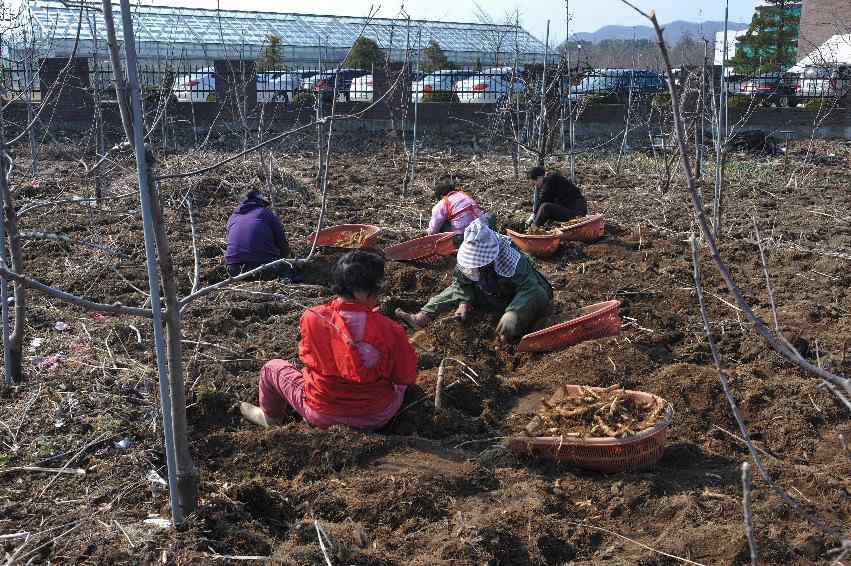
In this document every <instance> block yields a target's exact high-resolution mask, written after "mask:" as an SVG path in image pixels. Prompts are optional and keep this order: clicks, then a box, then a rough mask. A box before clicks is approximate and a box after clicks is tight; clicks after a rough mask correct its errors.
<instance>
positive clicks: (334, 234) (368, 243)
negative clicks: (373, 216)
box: [314, 224, 381, 248]
mask: <svg viewBox="0 0 851 566" xmlns="http://www.w3.org/2000/svg"><path fill="white" fill-rule="evenodd" d="M361 230H366V231H367V233H368V236H367V237H366V239H364V241H363V243H362V244H361V245H360V246H359V247H360V248H371V247H373V246H374V245H375V242H376V241H378V233H379V232H381V228H379V227H378V226H373V225H372V224H340V225H339V226H331V227H330V228H325V229H324V230H322V231H321V232H319V236H318V237H317V236H315V235H314V238H316V244H317V245H319V246H325V247H332V248H339V247H347V246H339V245H337V242H339V241H340V240H342V239H344V238H346V237H347V236H350V235H352V234H356V233H357V232H360V231H361Z"/></svg>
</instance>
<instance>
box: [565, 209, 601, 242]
mask: <svg viewBox="0 0 851 566" xmlns="http://www.w3.org/2000/svg"><path fill="white" fill-rule="evenodd" d="M605 231H606V221H605V220H604V219H603V215H602V214H594V215H592V216H589V217H588V218H587V219H586V220H584V221H583V222H580V223H578V224H574V225H573V226H571V227H569V228H567V229H565V230H563V231H562V232H561V241H562V242H585V243H588V244H590V243H592V242H596V241H597V240H599V239H600V238H602V237H603V234H604V232H605Z"/></svg>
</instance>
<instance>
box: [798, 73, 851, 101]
mask: <svg viewBox="0 0 851 566" xmlns="http://www.w3.org/2000/svg"><path fill="white" fill-rule="evenodd" d="M849 91H851V65H836V66H817V65H807V66H806V67H805V68H804V73H803V75H802V77H801V80H800V81H798V84H797V87H796V89H795V96H796V97H797V98H799V99H807V98H842V97H844V96H847V95H848V92H849Z"/></svg>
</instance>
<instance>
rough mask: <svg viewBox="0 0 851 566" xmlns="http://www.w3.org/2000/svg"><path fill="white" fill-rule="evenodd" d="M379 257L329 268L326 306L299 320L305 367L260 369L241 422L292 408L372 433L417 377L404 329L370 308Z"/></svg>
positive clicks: (353, 258) (355, 255)
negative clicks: (255, 395)
mask: <svg viewBox="0 0 851 566" xmlns="http://www.w3.org/2000/svg"><path fill="white" fill-rule="evenodd" d="M383 280H384V260H383V259H382V258H381V257H380V256H378V255H376V254H374V253H371V252H366V251H360V250H358V251H353V252H349V253H347V254H345V255H344V256H343V257H341V258H340V260H339V261H338V262H337V265H336V266H335V268H334V293H335V294H336V295H337V298H335V299H334V300H332V301H331V302H330V303H326V304H324V305H320V306H317V307H313V308H309V309H307V310H306V311H305V312H304V315H302V318H301V343H300V344H299V357H300V358H301V361H302V362H303V363H304V369H302V370H298V369H297V368H296V367H295V366H293V365H292V364H291V363H290V362H288V361H286V360H271V361H269V362H267V363H266V364H265V365H264V366H263V369H262V370H261V372H260V406H259V407H257V406H255V405H252V404H250V403H241V404H240V411H241V412H242V415H243V417H245V419H246V420H248V421H250V422H252V423H255V424H258V425H261V426H264V427H268V426H271V425H275V424H280V423H281V422H282V421H283V417H284V415H285V413H286V410H287V405H289V406H291V407H292V408H293V409H294V410H295V411H296V412H297V413H298V414H299V415H301V416H302V417H303V418H304V419H305V420H307V421H308V422H309V423H310V424H312V425H313V426H316V427H319V428H326V427H329V426H333V425H338V424H339V425H346V426H350V427H352V428H357V429H364V430H375V429H379V428H381V427H383V426H384V425H386V424H387V423H388V422H389V421H390V419H392V418H393V417H394V416H395V415H396V413H397V412H398V411H399V408H400V407H401V405H402V400H403V398H404V397H405V389H406V387H407V386H408V385H412V384H413V383H415V382H416V379H417V355H416V352H415V351H414V348H413V347H412V346H411V344H410V342H409V341H408V336H407V334H406V333H405V331H404V329H403V328H402V327H401V326H400V325H399V324H397V323H396V322H394V321H392V320H390V319H389V318H387V317H386V316H384V315H383V314H380V313H379V312H377V310H376V309H377V307H378V299H379V297H380V296H381V292H382V284H383Z"/></svg>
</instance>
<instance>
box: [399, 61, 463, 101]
mask: <svg viewBox="0 0 851 566" xmlns="http://www.w3.org/2000/svg"><path fill="white" fill-rule="evenodd" d="M475 73H476V71H462V70H458V69H444V70H440V71H433V72H431V73H429V74H428V75H426V76H424V77H423V78H422V79H420V80H418V81H414V82H413V83H411V102H422V101H423V96H425V95H426V94H427V93H441V92H442V93H446V95H447V96H450V97H451V95H452V87H453V86H454V85H455V83H457V82H458V81H460V80H463V79H466V78H467V77H472V76H473V75H474V74H475Z"/></svg>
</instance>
